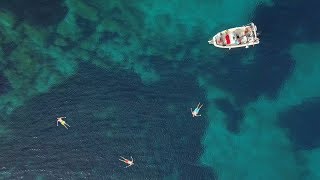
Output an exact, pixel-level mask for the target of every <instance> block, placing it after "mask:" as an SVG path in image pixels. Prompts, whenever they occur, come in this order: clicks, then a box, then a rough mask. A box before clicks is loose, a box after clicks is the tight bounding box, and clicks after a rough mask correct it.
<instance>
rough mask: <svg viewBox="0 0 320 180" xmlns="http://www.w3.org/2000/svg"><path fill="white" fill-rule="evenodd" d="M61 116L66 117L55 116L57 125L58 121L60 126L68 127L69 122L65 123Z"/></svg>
mask: <svg viewBox="0 0 320 180" xmlns="http://www.w3.org/2000/svg"><path fill="white" fill-rule="evenodd" d="M62 118H66V117H59V118H57V126H58V125H59V123H60V124H61V125H62V126H64V127H65V128H67V129H68V127H70V126H69V124H67V123H66V122H65V121H64V120H62Z"/></svg>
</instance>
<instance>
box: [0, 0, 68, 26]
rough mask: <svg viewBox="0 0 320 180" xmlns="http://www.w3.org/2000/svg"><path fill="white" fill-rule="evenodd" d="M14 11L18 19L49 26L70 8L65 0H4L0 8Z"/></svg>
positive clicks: (63, 15)
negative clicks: (65, 3)
mask: <svg viewBox="0 0 320 180" xmlns="http://www.w3.org/2000/svg"><path fill="white" fill-rule="evenodd" d="M2 8H4V9H8V10H10V11H11V12H13V13H14V14H15V15H16V16H17V17H18V20H19V21H20V20H26V21H27V22H29V23H31V24H33V25H36V26H37V25H39V26H49V25H55V24H57V23H59V22H60V21H61V20H62V19H63V18H64V17H65V15H66V13H67V11H68V8H67V7H66V6H65V5H64V0H32V2H30V1H25V0H2V1H0V9H2Z"/></svg>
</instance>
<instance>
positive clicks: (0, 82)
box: [0, 72, 10, 95]
mask: <svg viewBox="0 0 320 180" xmlns="http://www.w3.org/2000/svg"><path fill="white" fill-rule="evenodd" d="M9 90H10V83H9V81H8V80H7V78H5V77H4V76H3V74H2V73H1V72H0V95H2V94H4V93H6V92H8V91H9Z"/></svg>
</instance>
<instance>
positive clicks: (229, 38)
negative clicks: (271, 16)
mask: <svg viewBox="0 0 320 180" xmlns="http://www.w3.org/2000/svg"><path fill="white" fill-rule="evenodd" d="M208 43H209V44H213V45H214V46H216V47H218V48H229V49H231V48H239V47H245V48H248V47H249V46H251V45H252V46H254V45H256V44H259V38H258V37H257V26H256V25H254V24H253V23H250V24H247V25H245V26H242V27H235V28H231V29H227V30H224V31H221V32H219V33H218V34H216V35H215V36H213V38H212V39H210V40H209V41H208Z"/></svg>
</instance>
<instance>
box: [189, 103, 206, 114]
mask: <svg viewBox="0 0 320 180" xmlns="http://www.w3.org/2000/svg"><path fill="white" fill-rule="evenodd" d="M202 106H203V104H202V105H200V103H199V104H198V105H197V107H196V108H195V109H194V110H193V111H192V108H190V109H191V114H192V117H198V116H201V114H198V113H199V111H200V109H201V107H202Z"/></svg>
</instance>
